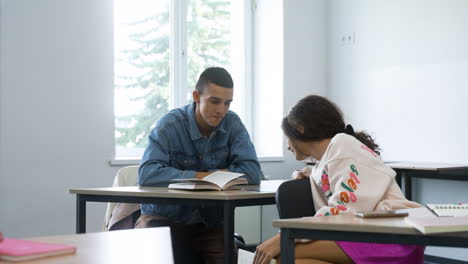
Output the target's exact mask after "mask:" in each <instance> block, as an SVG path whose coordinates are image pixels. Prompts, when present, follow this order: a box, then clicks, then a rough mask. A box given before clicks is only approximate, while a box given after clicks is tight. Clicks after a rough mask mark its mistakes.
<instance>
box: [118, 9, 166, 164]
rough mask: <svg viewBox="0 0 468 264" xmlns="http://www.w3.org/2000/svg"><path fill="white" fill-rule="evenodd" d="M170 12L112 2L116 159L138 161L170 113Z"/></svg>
mask: <svg viewBox="0 0 468 264" xmlns="http://www.w3.org/2000/svg"><path fill="white" fill-rule="evenodd" d="M170 8H171V3H170V0H166V1H162V0H158V1H154V0H115V1H114V56H115V65H114V67H115V68H114V71H115V79H114V84H115V94H114V103H115V107H114V111H115V142H116V157H119V158H139V157H141V155H142V153H143V151H144V148H145V147H146V145H147V141H148V134H149V133H150V131H151V128H152V127H153V126H154V124H155V123H156V121H157V120H158V119H159V118H160V117H161V116H162V115H164V114H165V113H167V111H168V110H169V102H170V98H171V89H170V32H171V27H170Z"/></svg>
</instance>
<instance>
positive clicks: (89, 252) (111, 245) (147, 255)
mask: <svg viewBox="0 0 468 264" xmlns="http://www.w3.org/2000/svg"><path fill="white" fill-rule="evenodd" d="M28 239H30V240H35V241H41V242H49V243H59V244H65V245H73V246H76V253H75V254H67V255H61V256H53V257H47V258H41V259H36V260H29V261H24V262H14V263H23V264H26V263H28V264H59V263H60V264H75V263H76V264H83V263H87V264H105V263H113V264H120V263H151V264H166V263H167V264H172V263H174V260H173V256H172V246H171V237H170V231H169V228H168V227H157V228H145V229H132V230H121V231H111V232H103V233H88V234H79V235H64V236H51V237H37V238H28ZM0 263H2V264H3V263H5V264H6V263H10V264H11V263H13V262H3V261H0Z"/></svg>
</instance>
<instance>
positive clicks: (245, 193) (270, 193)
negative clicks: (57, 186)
mask: <svg viewBox="0 0 468 264" xmlns="http://www.w3.org/2000/svg"><path fill="white" fill-rule="evenodd" d="M282 182H283V181H282V180H270V181H262V182H261V184H260V186H244V187H241V188H243V190H232V191H181V190H172V189H168V188H167V187H138V186H129V187H107V188H87V189H71V190H70V193H72V194H76V232H77V233H84V232H86V202H114V203H147V204H191V205H207V206H218V207H223V208H224V252H225V254H224V263H233V262H234V259H235V257H234V256H235V255H234V254H235V252H234V210H235V208H236V207H240V206H254V205H268V204H275V193H276V190H277V189H278V186H279V185H280V184H281V183H282Z"/></svg>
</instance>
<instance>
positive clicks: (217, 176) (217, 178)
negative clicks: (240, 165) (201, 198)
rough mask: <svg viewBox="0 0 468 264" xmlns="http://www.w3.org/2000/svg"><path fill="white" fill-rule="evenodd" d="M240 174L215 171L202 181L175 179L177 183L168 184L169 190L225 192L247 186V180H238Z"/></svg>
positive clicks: (196, 179)
mask: <svg viewBox="0 0 468 264" xmlns="http://www.w3.org/2000/svg"><path fill="white" fill-rule="evenodd" d="M242 175H244V174H242V173H235V172H227V171H216V172H213V173H211V174H210V175H208V176H206V177H205V178H203V179H198V178H190V179H177V180H176V181H180V182H177V183H171V184H169V188H171V189H183V190H218V191H222V190H226V189H228V188H230V187H232V186H234V185H239V184H247V179H245V178H240V177H241V176H242Z"/></svg>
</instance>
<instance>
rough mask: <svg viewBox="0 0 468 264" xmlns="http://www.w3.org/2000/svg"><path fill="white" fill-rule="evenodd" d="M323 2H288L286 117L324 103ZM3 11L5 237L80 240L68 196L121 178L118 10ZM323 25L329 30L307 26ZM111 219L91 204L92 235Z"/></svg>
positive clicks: (271, 166)
mask: <svg viewBox="0 0 468 264" xmlns="http://www.w3.org/2000/svg"><path fill="white" fill-rule="evenodd" d="M324 2H325V1H324V0H320V1H308V0H301V1H299V0H296V1H285V4H284V6H285V11H284V12H285V13H284V17H285V22H284V23H285V24H284V27H285V34H284V39H285V42H284V56H285V70H284V78H283V79H284V84H285V85H284V94H285V97H284V101H283V104H284V106H283V107H284V109H286V110H285V111H286V112H287V110H289V108H290V107H291V106H292V105H293V104H294V103H295V102H296V101H297V100H298V99H300V98H301V97H302V96H303V95H305V94H308V93H310V92H312V91H313V90H312V89H317V90H315V92H318V93H324V87H325V77H324V76H323V71H324V69H323V67H321V66H320V65H323V64H324V63H325V61H324V55H325V51H324V48H325V46H324V28H323V27H322V25H323V22H322V20H323V19H324V17H323V12H322V11H323V8H324ZM0 4H1V5H0V9H1V10H0V12H1V14H2V15H1V17H0V26H1V27H0V29H1V32H0V50H1V52H0V58H1V61H0V69H1V71H0V77H1V79H0V230H2V231H3V232H4V233H5V234H6V235H7V236H10V237H31V236H44V235H54V234H71V233H74V232H75V197H74V196H73V195H71V194H69V193H68V190H69V189H70V188H80V187H102V186H109V185H110V184H111V183H112V181H113V177H114V175H115V172H116V170H117V169H118V168H117V167H110V166H109V163H108V161H109V160H110V159H112V158H113V152H114V145H113V144H114V141H113V137H114V120H113V17H112V16H113V14H112V13H113V10H112V1H111V0H100V1H95V0H81V1H75V0H41V1H35V0H0ZM307 9H311V10H314V11H313V12H310V11H307ZM311 14H312V15H313V16H311ZM316 20H317V21H319V23H322V24H317V25H314V26H311V27H306V28H304V27H302V26H301V25H303V24H304V23H306V24H315V21H316ZM311 61H313V63H310V62H311ZM311 71H312V72H313V73H312V74H311V73H310V72H311ZM278 128H279V124H278ZM301 165H302V164H300V163H299V162H297V161H295V160H293V158H292V157H291V155H290V154H289V153H286V151H285V161H283V162H266V163H262V169H263V170H264V172H265V174H266V175H270V176H271V178H273V179H280V178H288V177H289V175H290V174H291V171H292V170H294V169H295V168H298V167H300V166H301ZM104 210H105V206H104V204H99V203H89V204H88V217H87V230H88V231H98V230H100V228H101V225H102V221H103V217H104ZM263 213H264V221H263V224H262V229H263V232H264V235H263V237H264V238H266V237H268V236H270V235H271V234H273V233H274V232H275V231H274V230H273V228H272V227H271V219H272V218H277V216H276V209H275V208H274V207H273V206H267V207H266V208H265V210H263ZM254 232H255V231H254ZM253 242H255V241H253Z"/></svg>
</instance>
